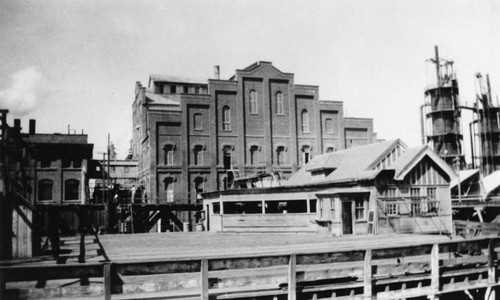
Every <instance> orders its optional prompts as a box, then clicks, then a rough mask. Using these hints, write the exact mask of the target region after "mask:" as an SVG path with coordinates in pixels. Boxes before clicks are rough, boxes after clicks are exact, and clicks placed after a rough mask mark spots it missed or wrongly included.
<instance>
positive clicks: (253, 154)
mask: <svg viewBox="0 0 500 300" xmlns="http://www.w3.org/2000/svg"><path fill="white" fill-rule="evenodd" d="M258 163H259V146H251V147H250V165H252V166H254V165H256V164H258Z"/></svg>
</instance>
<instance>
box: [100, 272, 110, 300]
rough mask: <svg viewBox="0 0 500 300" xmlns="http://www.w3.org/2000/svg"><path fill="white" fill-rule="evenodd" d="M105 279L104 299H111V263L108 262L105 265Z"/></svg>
mask: <svg viewBox="0 0 500 300" xmlns="http://www.w3.org/2000/svg"><path fill="white" fill-rule="evenodd" d="M102 273H103V277H104V278H103V279H104V300H111V264H110V263H106V264H104V266H103V271H102Z"/></svg>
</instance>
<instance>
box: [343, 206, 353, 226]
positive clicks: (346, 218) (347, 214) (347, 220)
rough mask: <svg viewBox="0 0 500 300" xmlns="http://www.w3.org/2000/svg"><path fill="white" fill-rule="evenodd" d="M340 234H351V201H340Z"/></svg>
mask: <svg viewBox="0 0 500 300" xmlns="http://www.w3.org/2000/svg"><path fill="white" fill-rule="evenodd" d="M342 234H352V202H351V201H342Z"/></svg>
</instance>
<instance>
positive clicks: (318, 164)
mask: <svg viewBox="0 0 500 300" xmlns="http://www.w3.org/2000/svg"><path fill="white" fill-rule="evenodd" d="M399 144H401V141H400V140H399V139H398V140H392V141H386V142H382V143H375V144H369V145H366V146H359V147H356V148H351V149H346V150H341V151H338V152H332V153H326V154H322V155H317V156H315V157H314V158H313V159H312V160H311V161H310V162H309V163H308V164H307V165H306V166H304V167H303V168H302V169H300V170H299V171H297V172H296V173H295V174H294V175H292V177H290V179H289V180H288V181H287V182H286V183H285V185H303V184H307V183H318V182H339V181H348V180H361V179H370V178H373V177H374V176H376V174H378V172H379V171H378V170H371V169H370V166H372V165H374V162H376V161H377V160H381V159H382V158H383V157H385V154H386V153H388V152H390V151H392V149H394V148H395V147H396V146H397V145H399ZM321 169H335V170H334V171H333V172H332V173H331V174H330V175H328V176H326V177H325V178H323V179H321V180H320V181H318V180H312V176H311V170H321Z"/></svg>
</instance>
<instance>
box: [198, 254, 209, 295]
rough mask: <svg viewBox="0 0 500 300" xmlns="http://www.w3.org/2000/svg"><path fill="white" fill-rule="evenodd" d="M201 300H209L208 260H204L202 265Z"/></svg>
mask: <svg viewBox="0 0 500 300" xmlns="http://www.w3.org/2000/svg"><path fill="white" fill-rule="evenodd" d="M200 286H201V300H208V259H202V260H201V264H200Z"/></svg>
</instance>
